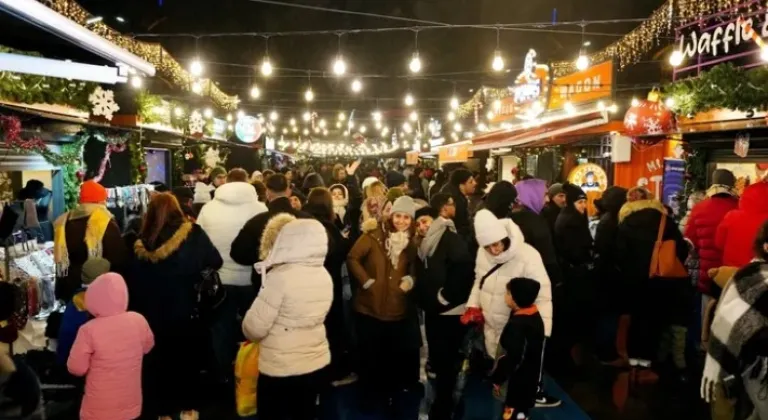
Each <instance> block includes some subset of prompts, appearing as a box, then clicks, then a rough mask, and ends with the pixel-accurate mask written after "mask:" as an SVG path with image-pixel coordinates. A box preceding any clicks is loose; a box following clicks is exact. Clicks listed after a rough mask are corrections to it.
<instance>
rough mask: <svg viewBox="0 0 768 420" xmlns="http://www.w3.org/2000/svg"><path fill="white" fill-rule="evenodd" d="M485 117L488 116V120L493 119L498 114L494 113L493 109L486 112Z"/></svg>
mask: <svg viewBox="0 0 768 420" xmlns="http://www.w3.org/2000/svg"><path fill="white" fill-rule="evenodd" d="M485 117H486V118H488V121H490V120H492V119H493V118H494V117H496V114H494V113H493V111H488V113H487V114H485Z"/></svg>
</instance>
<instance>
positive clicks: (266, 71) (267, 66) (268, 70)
mask: <svg viewBox="0 0 768 420" xmlns="http://www.w3.org/2000/svg"><path fill="white" fill-rule="evenodd" d="M272 70H274V69H273V68H272V62H271V61H269V57H265V58H264V61H262V62H261V75H262V76H264V77H269V76H271V75H272Z"/></svg>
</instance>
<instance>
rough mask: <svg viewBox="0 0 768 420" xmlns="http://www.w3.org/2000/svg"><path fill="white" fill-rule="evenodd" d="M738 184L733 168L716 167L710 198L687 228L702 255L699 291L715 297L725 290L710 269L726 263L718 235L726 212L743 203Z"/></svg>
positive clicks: (696, 210)
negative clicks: (718, 245) (716, 238)
mask: <svg viewBox="0 0 768 420" xmlns="http://www.w3.org/2000/svg"><path fill="white" fill-rule="evenodd" d="M735 185H736V177H734V176H733V173H732V172H731V171H729V170H727V169H716V170H715V171H714V173H713V174H712V185H711V186H710V187H709V188H708V189H707V199H706V200H704V201H702V202H701V203H699V204H697V205H696V206H695V207H694V208H693V209H692V210H691V213H690V215H689V216H688V223H687V225H686V228H685V231H684V232H683V236H685V237H686V238H688V240H690V241H691V243H692V244H693V247H694V249H695V250H696V253H697V255H698V256H699V273H698V278H699V280H698V283H697V285H696V286H697V288H698V290H699V292H701V293H703V294H705V295H707V296H711V297H714V298H718V297H719V296H720V292H721V290H720V288H719V287H718V286H717V285H716V284H715V283H714V282H713V281H712V279H711V278H710V277H709V274H708V273H709V270H710V269H713V268H718V267H720V266H721V265H722V263H723V253H722V251H721V250H720V249H719V248H718V247H717V245H716V244H715V235H716V233H717V227H718V226H719V225H720V223H721V222H722V221H723V218H724V217H725V215H726V214H728V212H730V211H731V210H735V209H736V208H737V207H738V206H739V199H738V196H737V194H736V191H735V189H734V186H735Z"/></svg>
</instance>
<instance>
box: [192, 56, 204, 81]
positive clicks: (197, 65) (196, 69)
mask: <svg viewBox="0 0 768 420" xmlns="http://www.w3.org/2000/svg"><path fill="white" fill-rule="evenodd" d="M189 73H190V74H192V76H194V77H200V76H201V75H202V74H203V63H202V62H200V59H199V58H196V59H194V60H192V64H190V65H189Z"/></svg>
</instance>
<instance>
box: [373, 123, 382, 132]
mask: <svg viewBox="0 0 768 420" xmlns="http://www.w3.org/2000/svg"><path fill="white" fill-rule="evenodd" d="M374 126H375V127H376V129H377V130H381V122H380V121H376V124H374Z"/></svg>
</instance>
